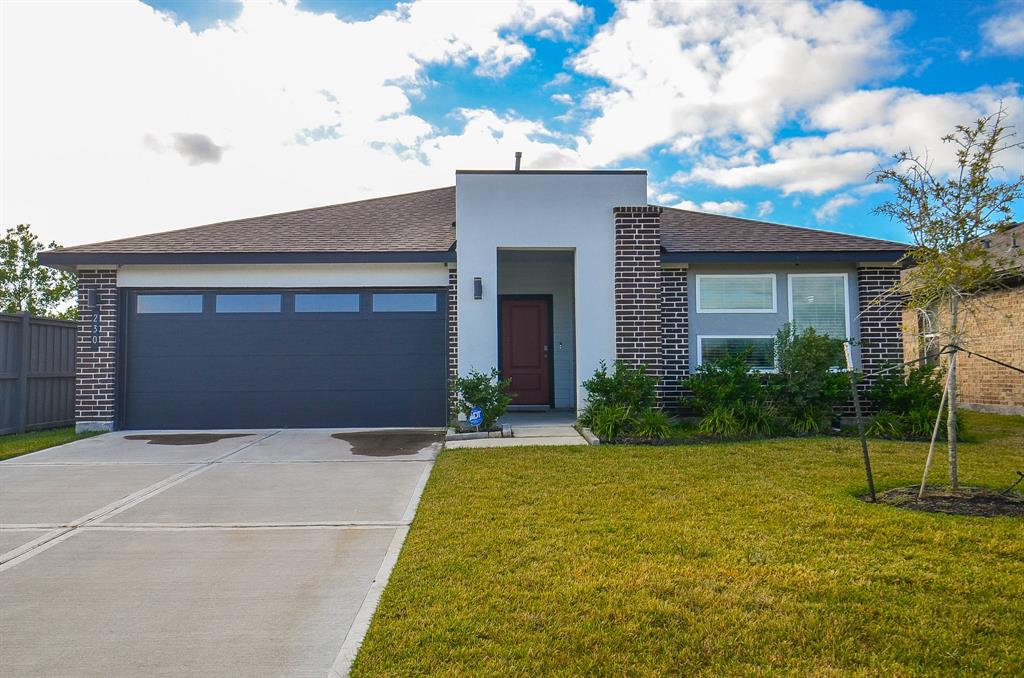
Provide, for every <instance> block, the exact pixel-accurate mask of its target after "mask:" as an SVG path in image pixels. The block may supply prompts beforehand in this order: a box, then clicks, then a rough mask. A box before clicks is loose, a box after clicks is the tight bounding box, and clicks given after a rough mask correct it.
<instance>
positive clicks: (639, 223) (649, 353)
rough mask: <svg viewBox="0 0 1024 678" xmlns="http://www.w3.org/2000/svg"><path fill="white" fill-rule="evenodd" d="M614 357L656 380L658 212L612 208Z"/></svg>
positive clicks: (658, 366) (659, 371) (650, 208)
mask: <svg viewBox="0 0 1024 678" xmlns="http://www.w3.org/2000/svg"><path fill="white" fill-rule="evenodd" d="M614 211H615V357H616V358H617V359H618V360H622V361H623V362H625V363H628V364H630V365H635V366H639V365H645V366H646V367H647V373H648V374H650V375H652V376H654V377H656V378H657V379H659V380H660V379H661V376H662V363H661V208H660V207H653V206H648V205H644V206H641V207H616V208H615V210H614Z"/></svg>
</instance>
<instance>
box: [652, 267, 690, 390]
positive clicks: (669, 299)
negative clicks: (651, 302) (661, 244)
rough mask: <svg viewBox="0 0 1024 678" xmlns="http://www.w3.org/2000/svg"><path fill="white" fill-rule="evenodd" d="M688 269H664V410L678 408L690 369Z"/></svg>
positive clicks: (662, 358)
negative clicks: (684, 380)
mask: <svg viewBox="0 0 1024 678" xmlns="http://www.w3.org/2000/svg"><path fill="white" fill-rule="evenodd" d="M686 273H687V270H686V269H685V268H663V269H662V270H661V361H662V365H661V369H662V380H661V385H660V387H659V388H658V397H659V399H660V400H661V405H662V407H666V408H668V409H670V410H676V409H678V408H679V399H680V398H681V397H682V395H683V387H682V385H681V384H680V381H681V380H682V379H685V378H686V376H687V375H688V374H689V370H690V343H689V342H690V315H689V307H688V306H687V298H688V282H687V277H686Z"/></svg>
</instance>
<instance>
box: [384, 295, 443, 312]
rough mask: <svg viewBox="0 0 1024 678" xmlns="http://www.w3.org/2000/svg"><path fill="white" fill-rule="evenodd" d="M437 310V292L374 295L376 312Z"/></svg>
mask: <svg viewBox="0 0 1024 678" xmlns="http://www.w3.org/2000/svg"><path fill="white" fill-rule="evenodd" d="M436 310H437V294H435V293H434V292H430V293H429V294H423V293H392V294H375V295H373V312H374V313H416V312H419V313H425V312H430V313H433V312H434V311H436Z"/></svg>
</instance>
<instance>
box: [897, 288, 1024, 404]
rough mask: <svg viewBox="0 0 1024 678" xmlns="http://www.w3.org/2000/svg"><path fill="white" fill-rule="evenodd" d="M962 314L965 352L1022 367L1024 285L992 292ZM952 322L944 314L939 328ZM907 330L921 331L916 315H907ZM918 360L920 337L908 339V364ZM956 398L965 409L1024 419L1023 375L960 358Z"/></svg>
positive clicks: (975, 358)
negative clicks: (972, 352) (1010, 415)
mask: <svg viewBox="0 0 1024 678" xmlns="http://www.w3.org/2000/svg"><path fill="white" fill-rule="evenodd" d="M961 310H962V314H963V316H962V317H963V318H964V332H965V334H966V335H967V337H969V338H968V339H966V340H964V342H963V346H964V348H965V349H967V350H968V351H977V352H978V353H980V354H981V355H985V356H988V357H990V358H995V359H996V360H1001V361H1003V362H1004V363H1009V364H1010V365H1016V366H1018V367H1022V366H1024V329H1022V328H1024V286H1018V287H1014V288H1010V289H1000V290H994V291H992V292H989V293H987V294H984V295H981V296H979V297H977V298H976V299H973V300H971V301H969V302H967V303H965V304H964V305H963V306H962V307H961ZM948 318H949V314H948V312H947V311H943V312H940V313H939V314H938V316H937V321H938V325H939V326H943V325H944V324H945V323H946V322H947V321H948ZM904 326H905V327H908V328H910V330H911V332H913V333H918V332H919V330H918V321H917V314H916V311H913V310H910V309H908V310H907V311H905V312H904ZM920 357H921V344H920V340H919V337H917V336H914V335H910V336H908V337H907V338H906V339H905V341H904V359H905V360H915V359H917V358H920ZM943 362H945V360H944V359H943ZM957 394H958V395H959V403H960V405H962V406H963V407H964V408H965V409H973V410H980V411H983V412H996V413H999V414H1018V415H1024V374H1021V373H1019V372H1014V371H1013V370H1010V369H1007V368H1005V367H1001V366H999V365H996V364H995V363H992V362H989V361H987V360H984V359H982V358H979V357H978V356H976V355H974V356H972V355H970V354H967V353H961V354H960V356H959V358H957Z"/></svg>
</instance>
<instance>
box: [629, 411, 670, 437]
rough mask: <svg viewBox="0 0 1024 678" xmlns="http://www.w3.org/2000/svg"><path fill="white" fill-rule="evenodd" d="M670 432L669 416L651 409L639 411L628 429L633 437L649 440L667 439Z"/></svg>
mask: <svg viewBox="0 0 1024 678" xmlns="http://www.w3.org/2000/svg"><path fill="white" fill-rule="evenodd" d="M671 431H672V421H671V420H670V419H669V416H668V415H667V414H665V413H664V412H662V411H661V410H656V409H654V408H653V407H649V408H647V409H646V410H641V411H640V413H639V414H638V415H637V416H636V419H635V420H634V421H633V427H632V429H630V433H632V434H633V435H635V436H637V437H639V438H649V439H657V438H668V436H669V433H670V432H671Z"/></svg>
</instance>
